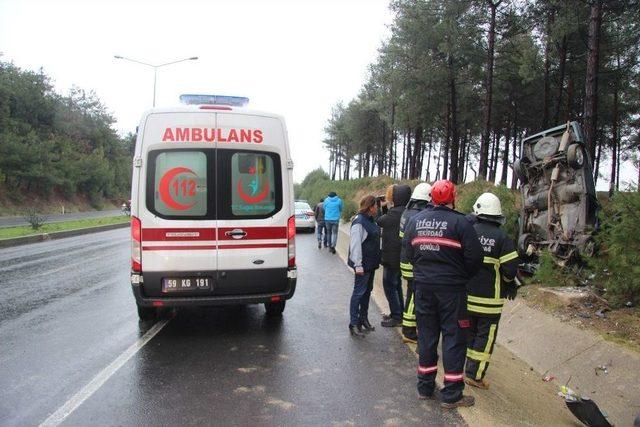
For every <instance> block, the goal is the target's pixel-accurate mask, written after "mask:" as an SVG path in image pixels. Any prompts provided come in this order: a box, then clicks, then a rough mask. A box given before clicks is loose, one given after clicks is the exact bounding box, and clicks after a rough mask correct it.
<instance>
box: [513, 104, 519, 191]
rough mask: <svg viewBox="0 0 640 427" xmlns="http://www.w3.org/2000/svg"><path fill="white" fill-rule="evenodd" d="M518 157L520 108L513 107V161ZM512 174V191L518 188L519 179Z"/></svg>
mask: <svg viewBox="0 0 640 427" xmlns="http://www.w3.org/2000/svg"><path fill="white" fill-rule="evenodd" d="M517 157H518V107H517V105H516V104H514V105H513V161H514V162H515V160H516V158H517ZM512 172H513V173H512V174H511V189H512V190H515V189H516V188H518V177H517V176H516V173H515V171H512Z"/></svg>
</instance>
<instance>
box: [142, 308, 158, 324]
mask: <svg viewBox="0 0 640 427" xmlns="http://www.w3.org/2000/svg"><path fill="white" fill-rule="evenodd" d="M156 314H157V311H156V308H155V307H142V306H139V305H138V317H139V318H140V320H143V321H144V320H153V319H155V318H156Z"/></svg>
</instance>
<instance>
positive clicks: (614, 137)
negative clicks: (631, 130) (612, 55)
mask: <svg viewBox="0 0 640 427" xmlns="http://www.w3.org/2000/svg"><path fill="white" fill-rule="evenodd" d="M618 67H620V58H618ZM617 162H618V80H617V79H614V83H613V123H612V124H611V179H610V180H609V197H611V196H613V193H614V191H615V189H616V167H617Z"/></svg>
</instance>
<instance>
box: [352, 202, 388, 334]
mask: <svg viewBox="0 0 640 427" xmlns="http://www.w3.org/2000/svg"><path fill="white" fill-rule="evenodd" d="M377 211H378V207H377V206H376V198H375V197H373V196H365V197H363V198H362V200H360V209H359V210H358V214H357V215H356V216H355V218H354V219H353V221H352V223H351V232H350V244H349V260H348V262H347V264H349V266H350V267H351V268H353V270H354V272H355V279H354V286H353V294H352V295H351V303H350V306H349V315H350V319H349V332H350V333H351V335H353V336H357V337H361V338H362V337H364V334H365V333H367V332H371V331H374V330H375V328H374V327H373V326H371V323H369V318H368V313H369V299H370V297H371V291H372V290H373V277H374V273H375V271H376V269H377V268H378V267H379V266H380V257H381V254H380V227H378V225H377V224H376V223H375V221H374V217H375V215H376V213H377Z"/></svg>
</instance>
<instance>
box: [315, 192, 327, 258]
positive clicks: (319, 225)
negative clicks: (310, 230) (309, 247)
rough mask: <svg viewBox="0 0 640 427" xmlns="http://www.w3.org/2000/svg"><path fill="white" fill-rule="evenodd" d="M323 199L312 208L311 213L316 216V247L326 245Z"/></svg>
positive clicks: (320, 247)
mask: <svg viewBox="0 0 640 427" xmlns="http://www.w3.org/2000/svg"><path fill="white" fill-rule="evenodd" d="M323 202H324V199H320V202H319V203H318V204H317V205H316V207H315V208H314V209H313V215H314V216H315V217H316V236H317V237H318V249H322V244H323V243H324V247H325V248H326V247H327V229H326V227H325V224H324V205H323Z"/></svg>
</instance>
